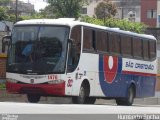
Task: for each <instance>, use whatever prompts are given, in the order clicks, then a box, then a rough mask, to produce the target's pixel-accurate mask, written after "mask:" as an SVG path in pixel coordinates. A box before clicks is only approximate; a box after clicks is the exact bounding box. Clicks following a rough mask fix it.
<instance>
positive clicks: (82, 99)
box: [72, 84, 87, 104]
mask: <svg viewBox="0 0 160 120" xmlns="http://www.w3.org/2000/svg"><path fill="white" fill-rule="evenodd" d="M86 96H87V91H86V87H85V86H84V85H83V84H82V86H81V88H80V91H79V96H74V97H72V102H73V103H74V104H85V100H86Z"/></svg>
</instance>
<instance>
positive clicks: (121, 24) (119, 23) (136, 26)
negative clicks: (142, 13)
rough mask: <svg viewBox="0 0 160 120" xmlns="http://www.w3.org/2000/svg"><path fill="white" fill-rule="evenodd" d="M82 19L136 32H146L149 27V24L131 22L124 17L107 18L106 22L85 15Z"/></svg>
mask: <svg viewBox="0 0 160 120" xmlns="http://www.w3.org/2000/svg"><path fill="white" fill-rule="evenodd" d="M81 21H83V22H87V23H92V24H97V25H102V26H107V27H111V28H120V29H121V30H126V31H132V32H136V33H144V32H145V30H146V28H147V26H146V25H145V24H143V23H139V22H131V21H127V20H124V19H123V20H119V19H114V18H108V19H106V22H105V23H104V22H103V20H102V19H97V18H92V17H89V16H83V17H82V18H81Z"/></svg>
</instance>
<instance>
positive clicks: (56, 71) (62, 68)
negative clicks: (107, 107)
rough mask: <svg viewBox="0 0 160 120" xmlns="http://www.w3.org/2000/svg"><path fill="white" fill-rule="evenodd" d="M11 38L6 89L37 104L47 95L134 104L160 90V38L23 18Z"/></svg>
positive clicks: (81, 101) (75, 100) (77, 100)
mask: <svg viewBox="0 0 160 120" xmlns="http://www.w3.org/2000/svg"><path fill="white" fill-rule="evenodd" d="M5 38H10V39H11V40H10V43H9V47H8V48H9V49H8V59H7V68H6V70H7V73H6V79H7V82H6V87H7V91H8V92H9V93H13V94H26V95H27V98H28V101H29V102H33V103H36V102H38V101H39V100H40V97H41V96H62V97H65V96H70V97H72V101H73V103H76V104H93V103H94V102H95V100H96V98H103V99H115V100H116V102H117V104H118V105H132V104H133V101H134V98H141V97H142V98H143V97H151V96H154V94H155V83H156V74H157V65H156V39H155V37H153V36H150V35H142V34H137V33H133V32H129V31H123V30H119V29H118V28H108V27H103V26H99V25H93V24H89V23H84V22H79V21H75V20H71V19H65V18H64V19H62V18H61V19H52V20H51V19H38V20H25V21H20V22H17V23H16V24H15V25H14V28H13V31H12V35H11V36H6V37H4V39H3V40H5Z"/></svg>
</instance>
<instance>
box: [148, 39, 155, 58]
mask: <svg viewBox="0 0 160 120" xmlns="http://www.w3.org/2000/svg"><path fill="white" fill-rule="evenodd" d="M149 56H150V59H151V60H153V59H154V58H156V41H149Z"/></svg>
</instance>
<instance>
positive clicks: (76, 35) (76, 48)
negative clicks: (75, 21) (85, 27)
mask: <svg viewBox="0 0 160 120" xmlns="http://www.w3.org/2000/svg"><path fill="white" fill-rule="evenodd" d="M70 38H71V39H72V40H73V41H72V43H70V44H69V52H68V72H73V71H74V70H75V69H76V67H77V65H78V63H79V59H80V54H81V26H75V27H73V29H72V32H71V37H70Z"/></svg>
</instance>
